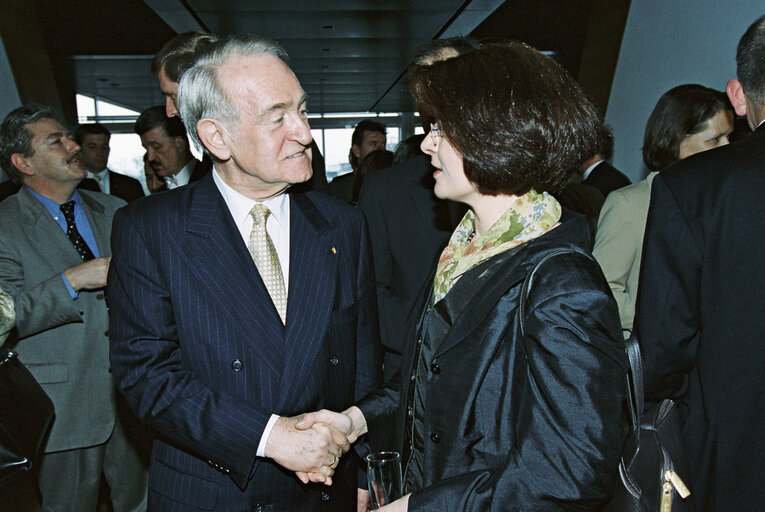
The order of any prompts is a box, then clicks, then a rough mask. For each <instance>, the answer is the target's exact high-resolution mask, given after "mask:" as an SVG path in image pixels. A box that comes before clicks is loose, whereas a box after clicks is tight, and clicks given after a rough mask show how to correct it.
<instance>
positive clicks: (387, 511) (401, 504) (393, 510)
mask: <svg viewBox="0 0 765 512" xmlns="http://www.w3.org/2000/svg"><path fill="white" fill-rule="evenodd" d="M411 495H412V493H409V494H407V495H406V496H404V497H403V498H401V499H398V500H396V501H394V502H393V503H391V504H390V505H385V506H384V507H380V508H378V509H377V510H379V511H380V512H407V511H408V510H409V496H411Z"/></svg>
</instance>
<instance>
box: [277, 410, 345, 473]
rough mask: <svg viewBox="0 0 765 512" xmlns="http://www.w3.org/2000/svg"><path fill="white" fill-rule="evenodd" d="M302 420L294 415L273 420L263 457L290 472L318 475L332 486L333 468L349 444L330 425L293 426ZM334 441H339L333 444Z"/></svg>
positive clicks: (340, 433) (342, 434) (343, 435)
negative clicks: (301, 428)
mask: <svg viewBox="0 0 765 512" xmlns="http://www.w3.org/2000/svg"><path fill="white" fill-rule="evenodd" d="M301 419H302V416H294V417H292V418H283V417H282V418H279V419H278V420H276V423H275V424H274V428H273V429H272V430H271V433H270V434H269V436H268V440H267V441H266V449H265V453H264V454H265V456H266V457H268V458H270V459H273V460H274V461H275V462H276V463H277V464H279V465H280V466H282V467H284V468H287V469H290V470H292V471H295V472H305V473H320V474H322V475H324V476H325V477H326V478H325V480H324V482H325V483H327V485H331V484H332V480H331V477H332V475H333V474H334V473H335V468H336V467H337V464H338V462H339V460H340V457H341V456H342V455H343V452H346V451H348V449H349V448H350V443H349V442H348V439H347V438H346V436H345V434H344V433H342V432H339V431H336V430H335V431H334V432H333V430H334V427H331V426H329V425H322V424H319V425H315V426H313V427H311V428H307V429H303V430H298V429H296V428H295V425H296V424H297V423H298V422H299V421H300V420H301ZM335 438H337V439H338V441H340V442H339V443H338V442H336V441H335ZM318 478H319V477H317V479H318ZM301 480H302V478H301ZM313 481H319V480H313Z"/></svg>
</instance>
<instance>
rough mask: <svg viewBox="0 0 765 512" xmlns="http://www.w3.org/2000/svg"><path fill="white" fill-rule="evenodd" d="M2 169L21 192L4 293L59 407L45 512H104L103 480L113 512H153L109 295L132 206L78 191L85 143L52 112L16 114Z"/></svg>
mask: <svg viewBox="0 0 765 512" xmlns="http://www.w3.org/2000/svg"><path fill="white" fill-rule="evenodd" d="M0 164H2V167H3V169H4V170H5V171H6V172H7V173H8V174H9V175H10V176H11V177H12V178H13V180H14V181H15V182H17V183H20V184H21V185H22V186H21V189H20V190H19V192H18V193H17V194H15V195H13V196H11V197H10V198H8V199H7V200H5V201H3V203H2V204H0V289H2V290H4V291H6V292H8V293H9V294H10V295H11V296H12V297H13V299H14V301H15V303H16V329H15V335H14V337H15V338H16V340H17V344H16V346H15V348H14V350H16V351H18V353H19V356H20V358H21V360H22V361H24V363H25V364H26V365H27V367H28V368H29V370H30V371H31V372H32V374H34V376H35V378H36V379H37V380H38V381H39V382H40V384H41V385H42V387H43V388H44V389H45V392H46V393H48V395H49V396H50V398H51V399H52V400H53V404H54V406H55V408H56V417H55V419H54V421H53V427H52V430H51V432H50V435H49V437H48V439H47V442H46V444H45V449H44V451H45V454H44V456H43V460H42V464H41V466H40V477H39V486H40V493H41V495H42V508H43V510H56V511H58V510H72V511H74V510H78V511H79V510H95V509H96V506H97V503H98V501H97V500H98V490H99V482H100V479H101V473H102V472H103V473H104V475H106V479H107V481H108V483H109V486H110V487H111V492H112V494H111V497H112V502H113V504H114V510H115V511H134V510H145V508H146V469H145V467H144V465H143V463H142V461H141V458H140V457H139V455H138V453H137V451H136V449H135V447H134V446H133V445H132V444H131V442H129V441H128V439H127V437H126V434H125V432H124V431H123V426H124V424H123V421H122V420H123V419H124V420H126V421H128V422H129V421H130V417H129V416H122V413H123V412H127V411H122V410H121V409H120V408H119V407H118V406H117V399H116V397H115V390H114V385H113V383H112V376H111V372H110V368H109V340H108V338H107V336H108V333H109V324H108V318H107V308H106V302H105V300H104V293H103V288H104V286H105V285H106V275H107V269H108V267H109V260H110V258H109V257H110V256H111V251H110V247H109V234H110V231H111V224H112V216H113V215H114V212H115V211H116V210H117V209H118V208H120V207H121V206H122V205H124V204H125V202H124V201H123V200H121V199H118V198H116V197H113V196H108V195H106V194H102V193H100V192H90V191H85V190H77V188H76V187H77V185H78V184H79V183H80V182H81V181H82V180H83V179H84V178H85V176H86V175H87V173H86V170H85V166H84V165H83V160H82V156H81V155H80V146H78V145H77V143H76V142H75V141H74V140H73V139H72V137H71V135H70V134H69V133H68V132H67V130H66V128H64V127H63V126H62V125H61V123H60V122H59V121H58V120H57V119H56V117H55V116H54V114H53V112H51V111H50V110H48V109H47V108H43V107H36V106H26V107H20V108H17V109H16V110H13V111H12V112H11V113H9V114H8V115H7V116H6V118H5V120H4V121H3V123H2V125H0ZM10 343H13V342H9V344H10ZM133 421H134V419H133Z"/></svg>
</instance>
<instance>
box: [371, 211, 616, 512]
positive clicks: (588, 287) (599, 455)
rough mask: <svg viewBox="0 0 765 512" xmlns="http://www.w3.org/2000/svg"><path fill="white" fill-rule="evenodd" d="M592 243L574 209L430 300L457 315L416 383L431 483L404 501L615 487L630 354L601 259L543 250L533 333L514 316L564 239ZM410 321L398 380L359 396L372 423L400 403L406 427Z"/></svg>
mask: <svg viewBox="0 0 765 512" xmlns="http://www.w3.org/2000/svg"><path fill="white" fill-rule="evenodd" d="M586 244H587V227H586V221H585V220H584V219H583V218H582V217H580V216H578V215H577V216H576V217H575V218H573V219H572V220H569V221H566V222H564V223H563V224H562V225H561V226H559V227H557V228H555V229H553V230H551V231H550V232H548V233H546V234H545V235H543V236H541V237H539V238H537V239H535V240H533V241H530V242H528V243H526V244H524V245H522V246H519V247H518V248H516V249H512V250H511V251H512V252H507V253H503V254H500V255H498V256H496V257H495V258H493V259H491V260H489V261H488V262H486V263H484V266H482V267H480V268H479V267H476V268H475V269H473V270H475V272H473V271H471V272H472V274H471V273H468V274H465V275H464V276H462V278H460V280H459V281H458V282H457V284H456V285H455V286H454V288H452V290H451V291H450V292H449V294H447V295H446V297H445V298H444V299H443V300H442V301H439V303H437V304H436V306H435V308H434V309H435V312H436V314H439V315H441V316H442V317H443V318H444V320H445V321H446V322H447V323H448V324H450V325H451V328H450V329H449V330H448V332H447V334H446V336H445V337H444V338H443V340H442V341H441V343H440V345H438V346H437V348H436V349H435V351H434V353H433V358H432V360H431V364H430V365H429V367H430V372H429V374H428V376H427V381H426V384H425V385H424V386H422V387H421V388H420V389H419V390H418V391H419V392H420V393H421V396H422V400H423V401H424V407H425V410H424V411H422V412H420V414H422V416H423V417H424V423H425V431H424V432H423V434H424V436H425V438H424V440H423V442H424V481H425V488H424V489H422V490H419V491H415V492H414V493H413V494H412V496H411V498H410V500H409V510H410V511H412V512H413V511H417V510H428V511H432V510H449V511H463V510H464V511H478V510H480V511H493V510H497V511H500V510H501V511H505V510H524V511H525V510H533V511H546V510H596V509H597V506H598V505H599V504H602V502H603V501H604V500H605V499H607V498H608V497H609V496H610V494H611V491H612V485H613V484H614V481H615V479H616V478H618V477H617V465H618V461H619V457H620V455H621V448H622V443H623V441H624V434H623V432H622V428H621V422H620V418H621V411H622V408H621V406H622V401H623V399H624V397H625V388H626V366H627V364H626V357H625V353H624V343H623V339H622V335H621V328H620V326H619V314H618V312H617V308H616V303H615V302H614V299H613V297H612V296H611V292H610V290H609V288H608V284H607V283H606V281H605V278H604V277H603V274H602V273H601V271H600V268H599V267H598V265H597V263H596V262H595V261H594V260H592V259H591V258H587V257H586V256H583V255H582V254H570V253H567V254H563V255H559V256H555V257H553V258H552V259H550V260H547V262H546V263H545V264H544V265H543V266H542V267H540V271H539V272H538V274H536V277H535V279H534V281H533V284H532V285H531V288H530V293H529V298H528V302H527V309H526V315H525V329H526V336H525V337H524V336H522V335H521V333H520V323H519V312H518V304H519V300H520V299H519V297H520V293H521V286H522V283H523V280H524V278H525V277H526V275H527V273H528V272H529V270H530V269H531V267H532V266H533V265H534V264H535V263H536V262H537V261H539V260H540V259H541V258H543V257H545V256H546V255H549V254H551V253H553V252H556V251H558V250H560V249H561V248H577V249H578V250H584V251H585V252H586V251H587V249H586ZM494 265H496V266H494ZM466 280H469V281H470V282H469V281H466ZM468 283H469V284H468ZM465 285H469V286H473V287H474V290H472V292H473V293H472V295H471V297H472V298H471V299H470V300H469V301H465V300H464V297H460V291H459V290H458V288H460V287H464V286H465ZM463 289H464V288H463ZM432 290H433V288H432V286H430V287H428V288H427V290H426V292H427V294H432ZM454 292H457V293H456V294H455V293H454ZM426 299H427V297H426V296H424V295H423V296H421V297H420V299H419V303H418V307H417V310H418V313H419V312H421V311H423V310H424V308H425V305H426V304H427V302H426ZM455 311H459V313H457V314H454V312H455ZM415 324H416V323H415V322H412V325H411V329H410V332H409V335H408V336H407V345H408V347H407V351H406V353H405V356H404V361H405V365H404V367H403V368H406V371H404V370H403V369H402V373H401V374H400V377H401V378H400V380H399V379H394V380H393V381H391V382H389V383H388V384H386V387H385V388H383V389H382V390H380V391H378V392H376V393H374V394H372V395H369V396H367V397H366V398H365V399H364V400H362V401H361V402H360V404H359V407H360V408H361V410H362V412H363V413H364V416H365V418H366V420H367V424H368V426H369V430H370V432H372V431H373V429H375V428H376V427H377V426H378V423H379V421H380V420H381V419H382V418H384V417H385V416H386V415H389V414H397V415H398V431H399V433H401V434H400V435H401V437H402V438H405V437H404V434H403V432H404V429H405V425H406V416H407V414H411V412H410V411H411V409H409V405H410V402H409V400H408V398H409V396H410V388H409V385H410V382H411V380H410V373H409V371H410V370H411V369H412V368H414V366H413V363H414V354H415V351H416V347H417V346H418V343H417V339H418V338H417V327H416V325H415ZM406 450H407V448H404V450H402V451H403V452H405V451H406Z"/></svg>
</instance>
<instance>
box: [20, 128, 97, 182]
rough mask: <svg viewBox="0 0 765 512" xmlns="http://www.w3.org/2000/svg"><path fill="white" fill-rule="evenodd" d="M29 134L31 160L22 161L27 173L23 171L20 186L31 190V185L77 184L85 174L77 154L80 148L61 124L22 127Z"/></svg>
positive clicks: (29, 158)
mask: <svg viewBox="0 0 765 512" xmlns="http://www.w3.org/2000/svg"><path fill="white" fill-rule="evenodd" d="M26 128H27V130H29V132H30V133H31V134H32V150H33V151H34V154H33V155H32V156H31V157H27V158H24V160H25V161H26V163H27V165H28V166H29V168H28V169H26V170H23V169H22V171H24V174H25V175H26V177H25V178H24V183H26V184H28V185H30V186H32V188H34V184H35V183H39V184H44V185H45V186H46V187H50V186H55V185H59V184H71V183H75V184H76V183H79V182H80V181H82V179H83V178H85V176H87V172H86V171H85V165H84V163H83V161H82V155H81V154H80V146H78V145H77V143H76V142H75V141H74V139H73V138H72V136H71V135H70V134H69V132H68V131H67V130H66V128H64V127H63V126H62V125H61V123H59V122H58V121H55V120H53V119H41V120H39V121H35V122H34V123H30V124H28V125H26Z"/></svg>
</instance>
